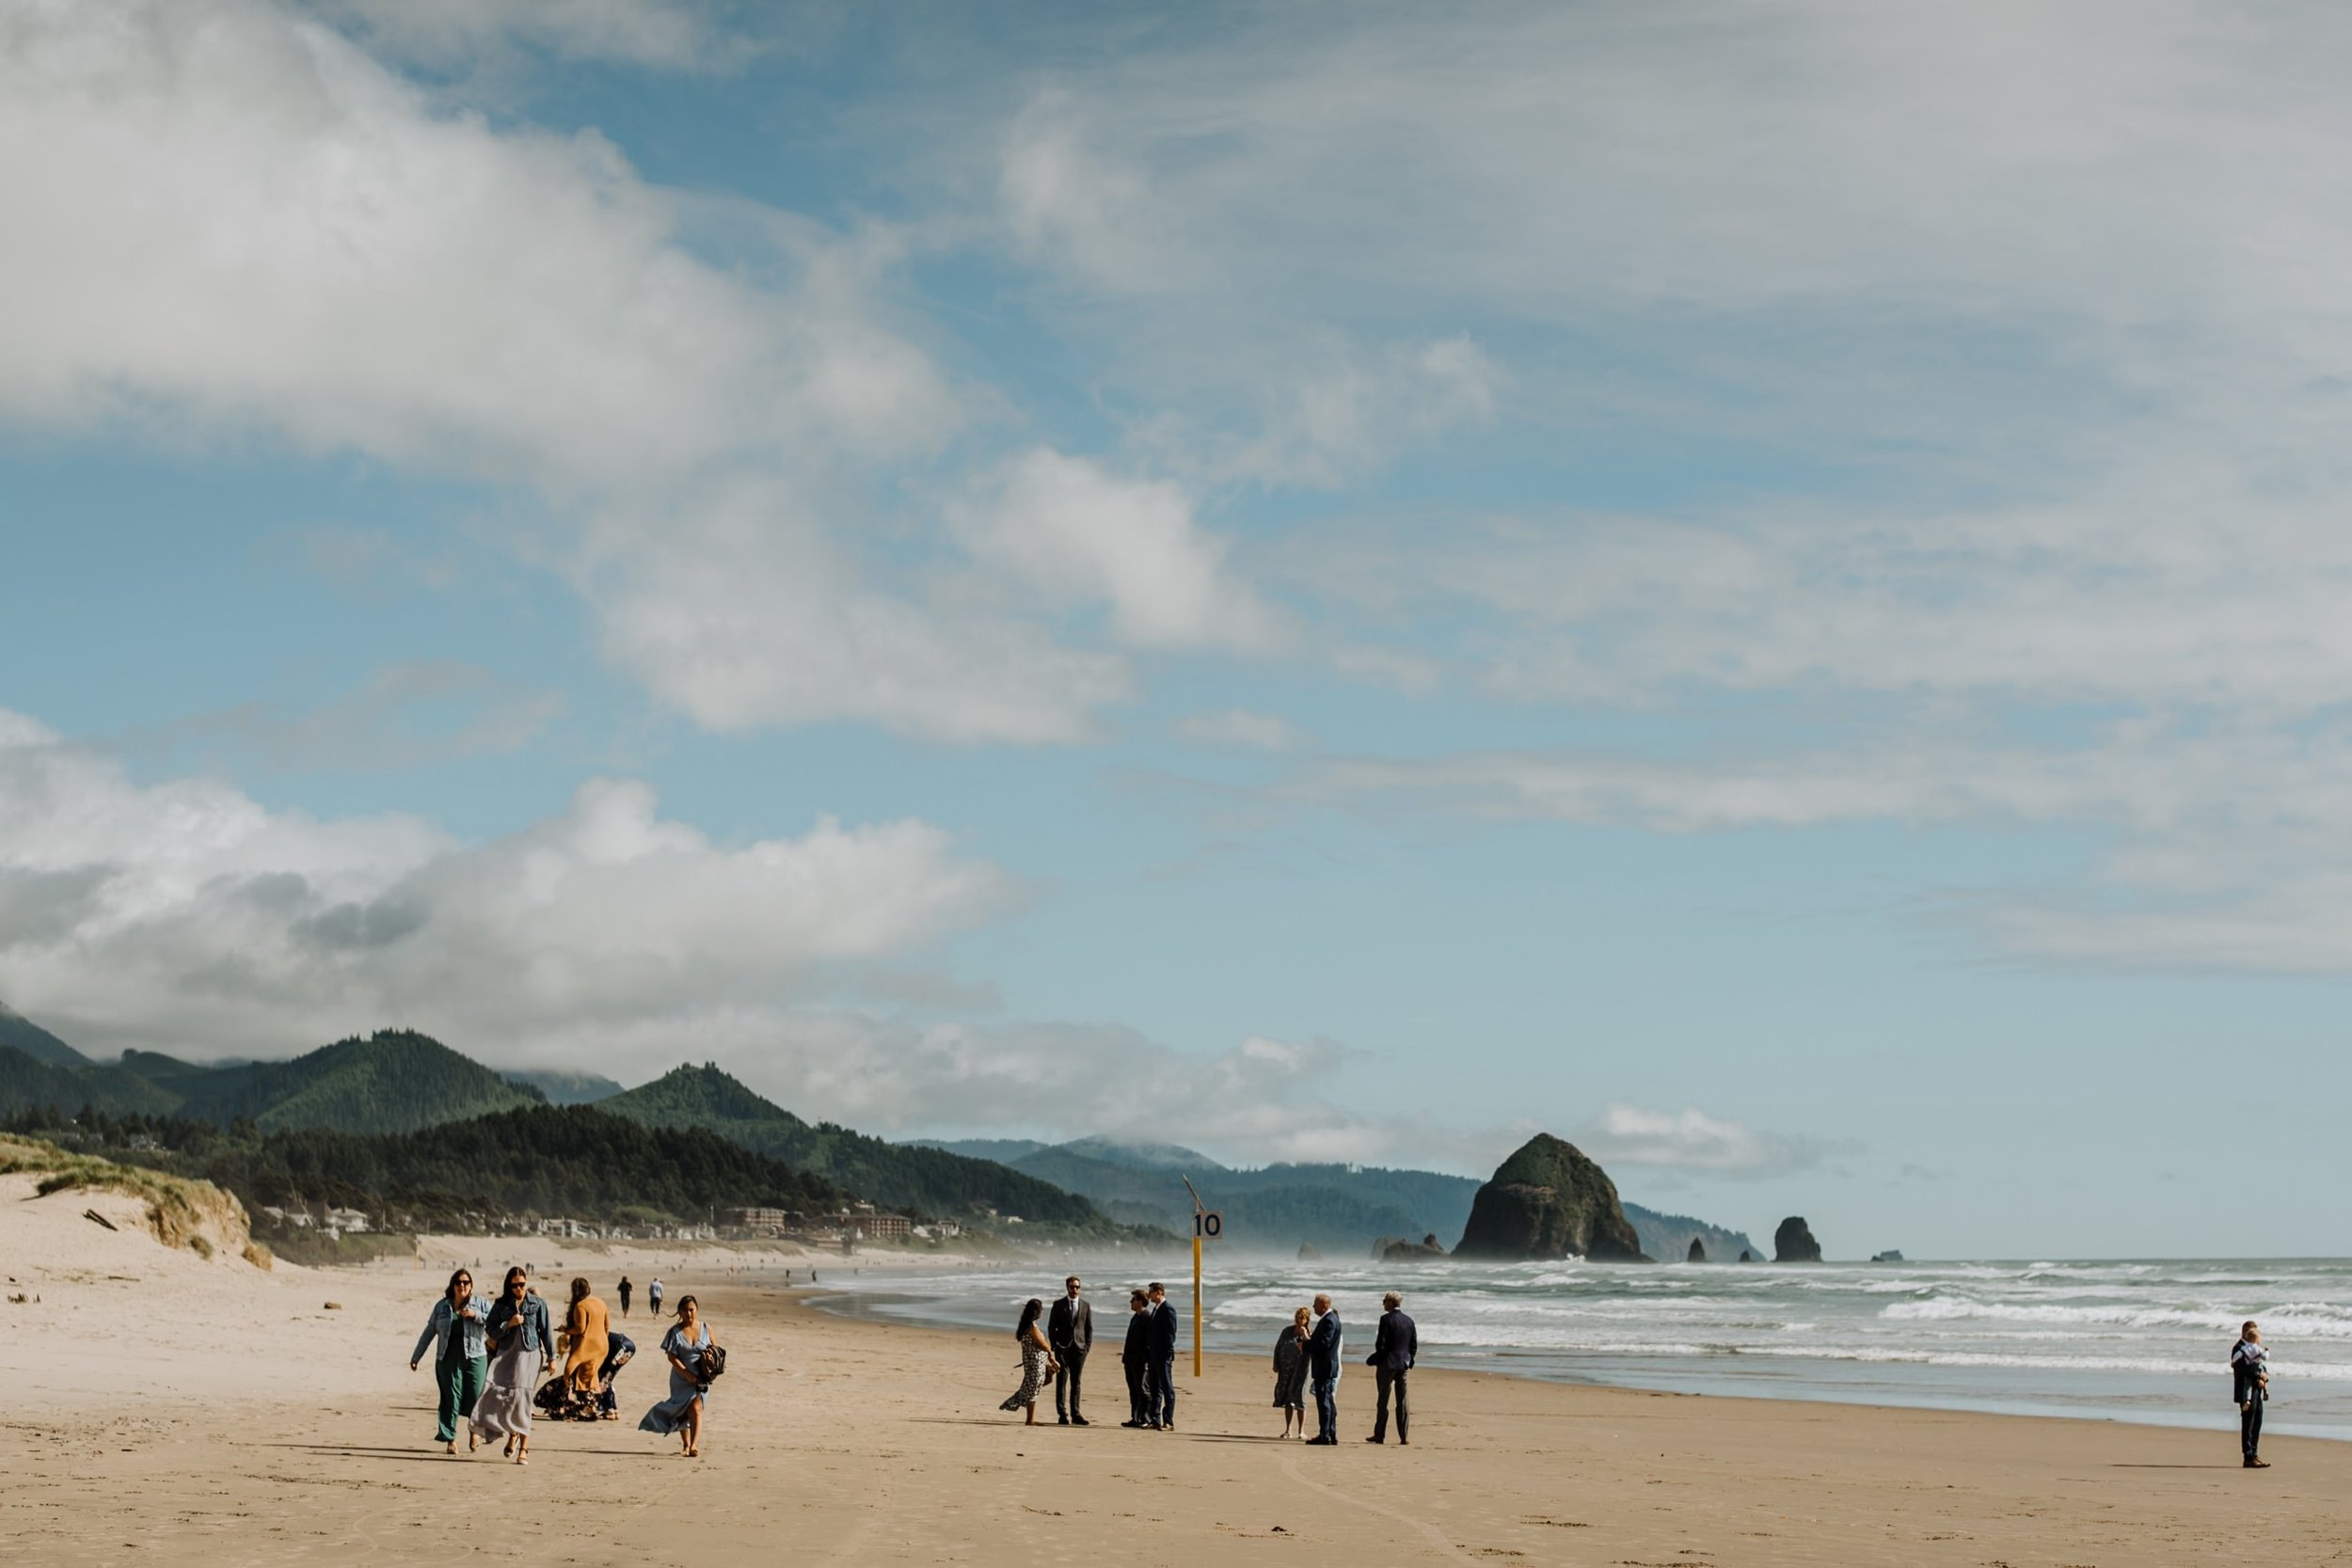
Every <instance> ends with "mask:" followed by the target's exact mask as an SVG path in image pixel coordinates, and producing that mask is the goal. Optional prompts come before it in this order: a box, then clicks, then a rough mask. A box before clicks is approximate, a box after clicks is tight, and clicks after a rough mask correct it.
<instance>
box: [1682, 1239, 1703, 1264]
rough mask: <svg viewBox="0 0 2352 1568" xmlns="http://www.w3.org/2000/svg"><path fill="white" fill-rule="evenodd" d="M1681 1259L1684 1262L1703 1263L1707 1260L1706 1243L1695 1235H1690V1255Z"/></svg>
mask: <svg viewBox="0 0 2352 1568" xmlns="http://www.w3.org/2000/svg"><path fill="white" fill-rule="evenodd" d="M1683 1261H1684V1262H1686V1263H1704V1262H1706V1261H1707V1243H1704V1242H1702V1241H1700V1240H1699V1239H1698V1238H1697V1237H1696V1236H1693V1237H1692V1238H1691V1255H1690V1256H1689V1257H1688V1258H1685V1259H1683Z"/></svg>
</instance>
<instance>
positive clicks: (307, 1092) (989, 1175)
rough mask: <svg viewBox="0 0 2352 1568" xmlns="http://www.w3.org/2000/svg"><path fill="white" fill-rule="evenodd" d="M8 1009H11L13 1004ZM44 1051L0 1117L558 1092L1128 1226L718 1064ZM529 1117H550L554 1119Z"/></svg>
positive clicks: (462, 1102)
mask: <svg viewBox="0 0 2352 1568" xmlns="http://www.w3.org/2000/svg"><path fill="white" fill-rule="evenodd" d="M11 1016H13V1015H11ZM26 1028H27V1029H29V1030H31V1031H33V1032H34V1033H35V1034H37V1035H38V1036H40V1038H42V1039H46V1040H50V1041H54V1042H55V1047H54V1050H53V1051H52V1053H53V1054H55V1053H57V1052H63V1053H67V1054H70V1055H71V1056H72V1058H73V1061H74V1062H78V1063H79V1064H80V1065H79V1066H74V1065H70V1064H66V1063H53V1062H50V1061H46V1060H40V1059H37V1058H35V1057H34V1056H32V1055H31V1054H29V1053H26V1052H25V1051H24V1050H23V1049H21V1048H19V1047H16V1046H8V1045H0V1117H14V1116H19V1115H23V1114H25V1113H34V1112H46V1113H50V1114H53V1115H55V1116H57V1117H72V1116H75V1115H78V1114H79V1113H80V1112H81V1111H82V1110H83V1109H84V1108H86V1107H87V1108H88V1109H90V1110H94V1111H97V1112H99V1113H101V1114H103V1115H104V1116H109V1117H176V1118H182V1119H184V1120H189V1121H195V1122H204V1123H210V1124H213V1125H215V1126H221V1127H227V1126H230V1124H232V1123H235V1122H237V1121H239V1120H245V1121H249V1122H251V1123H252V1124H253V1126H254V1128H255V1129H256V1130H257V1131H258V1132H262V1133H269V1132H299V1131H321V1130H324V1131H331V1132H341V1133H349V1134H353V1135H357V1136H368V1135H377V1134H391V1133H403V1132H421V1131H424V1130H426V1129H431V1128H438V1127H447V1126H453V1125H456V1124H460V1123H471V1122H476V1121H479V1120H481V1119H482V1118H483V1117H492V1116H499V1115H501V1114H504V1113H507V1112H512V1111H520V1110H528V1109H530V1108H532V1107H534V1106H544V1105H547V1104H548V1102H549V1101H551V1100H558V1099H561V1100H566V1101H572V1102H573V1103H574V1104H585V1105H588V1106H592V1107H593V1108H594V1109H596V1111H598V1112H599V1113H604V1114H610V1115H611V1116H613V1117H620V1118H622V1119H624V1120H627V1121H630V1122H633V1123H635V1124H637V1125H639V1126H641V1127H651V1128H696V1129H700V1130H702V1131H704V1132H710V1133H714V1134H716V1135H717V1136H719V1137H722V1138H724V1139H726V1140H728V1141H729V1142H730V1143H732V1144H733V1145H735V1146H736V1147H738V1148H744V1149H748V1150H751V1151H752V1152H754V1153H756V1154H759V1155H761V1156H763V1157H765V1158H767V1159H770V1160H774V1161H778V1162H781V1163H783V1164H786V1165H788V1166H790V1167H792V1168H795V1169H798V1170H801V1171H803V1172H805V1173H808V1174H809V1175H810V1176H811V1177H812V1179H815V1180H823V1181H826V1182H829V1183H831V1184H832V1186H833V1187H834V1188H837V1189H842V1190H846V1191H849V1192H853V1193H855V1194H857V1195H858V1196H861V1197H864V1198H866V1199H867V1200H869V1201H871V1202H874V1203H876V1204H878V1205H881V1206H882V1207H884V1208H889V1209H901V1210H907V1211H910V1212H915V1213H929V1214H938V1215H944V1216H949V1217H955V1218H961V1219H964V1220H967V1221H970V1220H978V1219H983V1218H985V1217H986V1216H988V1215H991V1214H995V1215H1001V1216H1005V1217H1006V1218H1007V1222H1008V1223H1009V1222H1010V1220H1011V1219H1012V1218H1013V1217H1017V1218H1018V1219H1019V1220H1020V1222H1021V1223H1024V1224H1026V1225H1033V1226H1038V1227H1043V1228H1044V1229H1046V1230H1048V1231H1051V1232H1053V1233H1056V1234H1057V1235H1060V1236H1064V1237H1093V1238H1096V1239H1101V1240H1112V1239H1124V1238H1120V1236H1119V1227H1118V1226H1117V1225H1115V1224H1114V1223H1113V1222H1112V1221H1111V1220H1109V1219H1107V1218H1106V1217H1105V1216H1104V1213H1103V1212H1102V1211H1101V1210H1099V1209H1097V1208H1096V1207H1095V1206H1094V1205H1093V1204H1092V1203H1090V1202H1089V1201H1088V1200H1087V1199H1085V1198H1084V1197H1080V1196H1076V1195H1074V1194H1072V1193H1069V1192H1066V1191H1064V1190H1062V1189H1061V1188H1058V1187H1057V1186H1055V1185H1053V1184H1052V1183H1051V1182H1048V1181H1044V1180H1039V1179H1038V1178H1036V1177H1034V1176H1029V1175H1026V1174H1025V1173H1023V1172H1020V1171H1016V1170H1013V1169H1011V1168H1010V1167H1009V1166H1006V1165H1003V1164H996V1163H994V1162H992V1161H987V1160H980V1159H973V1158H970V1157H967V1156H962V1155H957V1154H953V1153H949V1152H946V1151H945V1150H941V1149H934V1148H909V1147H907V1146H903V1145H899V1144H894V1143H888V1142H885V1141H884V1140H882V1139H881V1138H873V1137H867V1136H866V1135H865V1134H864V1133H861V1132H853V1131H851V1130H850V1129H849V1128H846V1127H837V1126H834V1125H833V1124H831V1123H818V1124H817V1125H814V1126H812V1125H811V1124H809V1123H808V1122H806V1121H803V1120H802V1119H801V1118H800V1117H796V1116H794V1115H793V1114H792V1113H791V1112H789V1111H787V1110H785V1109H784V1108H783V1107H782V1106H779V1105H776V1104H773V1103H771V1101H767V1100H764V1099H762V1098H761V1097H760V1096H759V1095H757V1094H755V1092H753V1091H752V1090H751V1089H750V1088H749V1087H747V1086H745V1085H743V1084H741V1083H739V1082H738V1081H737V1080H735V1079H733V1078H731V1077H729V1076H728V1075H727V1074H725V1073H723V1072H721V1071H719V1070H718V1069H716V1068H715V1067H709V1066H705V1067H701V1068H692V1067H680V1068H678V1069H675V1071H672V1072H670V1073H668V1074H665V1075H664V1076H663V1077H661V1078H658V1079H656V1080H654V1081H653V1082H652V1083H650V1084H645V1085H640V1086H639V1087H637V1088H635V1089H628V1090H624V1089H622V1088H621V1086H620V1085H618V1084H616V1083H614V1082H612V1080H611V1079H609V1078H600V1077H597V1076H596V1075H594V1074H590V1073H578V1072H562V1071H547V1070H544V1069H518V1070H516V1071H515V1072H512V1073H508V1074H505V1075H501V1074H500V1073H498V1072H495V1071H493V1070H492V1069H489V1068H486V1067H484V1066H483V1065H482V1064H481V1063H479V1062H476V1061H474V1060H473V1059H472V1058H471V1057H469V1056H467V1055H465V1054H463V1053H459V1052H456V1051H453V1050H451V1049H450V1048H449V1047H448V1046H446V1045H443V1044H441V1043H440V1042H439V1041H438V1040H436V1039H433V1038H431V1037H427V1036H424V1035H421V1034H418V1033H416V1032H414V1031H413V1030H405V1029H387V1030H380V1031H378V1032H377V1033H375V1034H373V1035H371V1036H369V1037H366V1038H364V1039H359V1038H354V1039H347V1040H339V1041H337V1042H336V1043H335V1044H333V1045H327V1046H322V1047H320V1048H319V1049H318V1050H316V1051H312V1052H309V1053H305V1054H303V1055H300V1056H296V1057H294V1058H293V1059H292V1060H291V1061H278V1062H254V1061H246V1062H239V1063H237V1064H235V1065H233V1066H206V1065H203V1064H200V1063H196V1062H184V1061H182V1060H180V1059H179V1058H177V1057H173V1056H167V1055H164V1054H162V1053H158V1052H151V1051H132V1052H127V1053H124V1055H123V1058H122V1060H121V1061H120V1062H119V1063H113V1064H93V1063H91V1062H89V1061H88V1059H87V1058H86V1057H83V1056H82V1055H81V1054H80V1053H78V1052H73V1051H72V1048H71V1047H70V1046H67V1045H66V1044H65V1042H63V1041H62V1040H57V1039H56V1037H55V1036H53V1035H49V1034H48V1033H47V1032H46V1031H45V1030H40V1028H39V1026H38V1025H33V1024H30V1023H29V1022H28V1023H27V1024H26ZM531 1125H532V1126H545V1127H554V1126H557V1125H560V1124H557V1123H548V1122H537V1123H532V1124H531Z"/></svg>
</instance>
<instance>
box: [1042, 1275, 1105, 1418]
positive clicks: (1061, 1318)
mask: <svg viewBox="0 0 2352 1568" xmlns="http://www.w3.org/2000/svg"><path fill="white" fill-rule="evenodd" d="M1061 1288H1062V1298H1061V1300H1059V1301H1057V1302H1056V1303H1054V1310H1053V1312H1052V1313H1051V1314H1050V1315H1049V1316H1048V1317H1047V1318H1046V1320H1045V1342H1046V1343H1047V1344H1049V1345H1051V1346H1053V1347H1054V1359H1055V1360H1056V1361H1057V1362H1059V1363H1060V1366H1059V1368H1058V1369H1057V1370H1056V1371H1055V1373H1054V1414H1055V1415H1056V1416H1057V1417H1058V1418H1060V1420H1061V1424H1062V1425H1064V1426H1066V1427H1070V1426H1078V1427H1082V1426H1088V1425H1090V1424H1091V1423H1090V1422H1089V1421H1088V1420H1087V1418H1085V1417H1084V1416H1081V1415H1080V1414H1078V1384H1079V1382H1080V1380H1081V1379H1083V1378H1084V1377H1085V1376H1086V1369H1087V1352H1088V1351H1089V1349H1091V1348H1092V1347H1093V1345H1094V1307H1093V1305H1092V1304H1091V1303H1089V1302H1084V1301H1080V1300H1079V1299H1078V1291H1080V1289H1081V1288H1082V1287H1081V1286H1080V1285H1079V1283H1078V1276H1077V1275H1074V1274H1073V1275H1071V1276H1070V1277H1069V1278H1068V1279H1065V1280H1063V1281H1062V1282H1061ZM1065 1385H1067V1386H1068V1387H1069V1390H1070V1402H1069V1403H1067V1404H1064V1403H1063V1402H1062V1389H1063V1386H1065Z"/></svg>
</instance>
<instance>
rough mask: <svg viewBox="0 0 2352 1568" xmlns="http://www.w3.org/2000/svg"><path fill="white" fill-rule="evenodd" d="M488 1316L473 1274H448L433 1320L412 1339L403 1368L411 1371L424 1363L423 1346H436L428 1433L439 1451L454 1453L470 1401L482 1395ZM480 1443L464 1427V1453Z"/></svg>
mask: <svg viewBox="0 0 2352 1568" xmlns="http://www.w3.org/2000/svg"><path fill="white" fill-rule="evenodd" d="M489 1315H490V1304H489V1303H487V1302H485V1301H482V1300H479V1299H477V1298H476V1297H475V1295H474V1293H473V1275H469V1274H468V1273H467V1272H466V1271H465V1270H463V1269H459V1270H458V1271H457V1272H456V1273H455V1274H453V1275H450V1276H449V1289H448V1290H446V1291H442V1292H441V1299H440V1300H438V1301H437V1302H435V1303H434V1304H433V1316H432V1317H431V1318H430V1319H429V1320H427V1322H426V1323H425V1325H424V1333H423V1334H422V1336H421V1337H420V1338H418V1340H417V1351H416V1354H414V1355H411V1356H410V1357H409V1358H408V1370H410V1371H412V1372H413V1371H415V1370H417V1368H418V1366H419V1365H420V1364H421V1363H422V1362H423V1360H424V1352H425V1347H426V1346H428V1345H437V1349H436V1350H435V1352H434V1354H433V1377H434V1381H435V1382H437V1384H439V1385H440V1388H441V1410H440V1417H441V1420H440V1425H439V1426H437V1427H436V1428H435V1429H434V1433H433V1435H434V1438H435V1440H436V1441H437V1442H438V1443H439V1444H440V1445H441V1451H442V1452H444V1453H455V1452H456V1451H457V1423H458V1421H460V1420H461V1419H463V1418H466V1417H469V1416H471V1415H472V1414H473V1403H474V1401H476V1400H478V1399H480V1398H481V1397H482V1385H483V1382H484V1380H485V1379H486V1378H487V1377H488V1376H489V1370H490V1353H489V1348H488V1346H486V1345H485V1343H484V1342H483V1338H482V1334H483V1328H484V1326H485V1323H487V1322H488V1319H489ZM480 1441H481V1439H480V1438H478V1437H476V1436H475V1435H474V1433H473V1430H472V1428H471V1427H469V1428H468V1429H467V1431H466V1450H467V1451H468V1452H469V1453H470V1452H472V1451H473V1448H474V1445H475V1444H476V1443H478V1442H480Z"/></svg>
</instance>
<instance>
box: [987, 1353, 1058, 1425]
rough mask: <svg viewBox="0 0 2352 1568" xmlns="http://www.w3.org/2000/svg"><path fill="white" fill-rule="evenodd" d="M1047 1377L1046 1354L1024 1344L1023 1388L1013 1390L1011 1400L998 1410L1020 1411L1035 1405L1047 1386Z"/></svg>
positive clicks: (999, 1406) (1022, 1364)
mask: <svg viewBox="0 0 2352 1568" xmlns="http://www.w3.org/2000/svg"><path fill="white" fill-rule="evenodd" d="M1047 1376H1048V1374H1047V1372H1046V1370H1045V1353H1044V1352H1043V1351H1041V1350H1040V1349H1038V1348H1037V1346H1035V1345H1033V1344H1024V1345H1023V1346H1022V1347H1021V1386H1020V1387H1018V1388H1016V1389H1014V1390H1013V1393H1012V1397H1011V1398H1010V1399H1008V1400H1007V1401H1005V1402H1004V1403H1002V1404H1000V1405H998V1406H997V1407H996V1408H997V1409H999V1410H1019V1409H1021V1408H1022V1407H1023V1406H1024V1405H1031V1404H1035V1403H1036V1402H1037V1396H1038V1394H1039V1392H1040V1391H1041V1389H1043V1388H1044V1386H1045V1384H1046V1380H1047Z"/></svg>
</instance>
